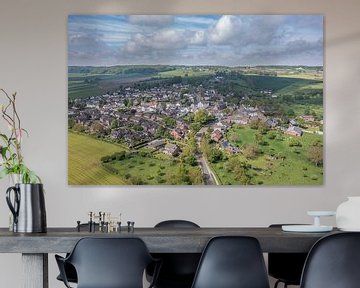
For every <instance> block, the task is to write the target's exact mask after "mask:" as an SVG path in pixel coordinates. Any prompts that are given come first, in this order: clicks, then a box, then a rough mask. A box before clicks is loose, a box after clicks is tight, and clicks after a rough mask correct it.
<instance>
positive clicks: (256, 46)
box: [68, 15, 323, 66]
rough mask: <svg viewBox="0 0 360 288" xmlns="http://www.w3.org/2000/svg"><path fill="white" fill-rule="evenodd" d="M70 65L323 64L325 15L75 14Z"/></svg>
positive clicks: (70, 22)
mask: <svg viewBox="0 0 360 288" xmlns="http://www.w3.org/2000/svg"><path fill="white" fill-rule="evenodd" d="M68 64H69V65H80V66H84V65H90V66H103V65H104V66H112V65H119V64H120V65H121V64H174V65H175V64H177V65H226V66H244V65H323V17H322V16H318V15H254V16H250V15H244V16H241V15H196V16H195V15H192V16H188V15H176V16H170V15H161V16H156V15H152V16H150V15H146V16H145V15H132V16H120V15H71V16H69V18H68Z"/></svg>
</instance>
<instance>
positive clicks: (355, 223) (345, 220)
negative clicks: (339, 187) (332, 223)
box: [336, 196, 360, 231]
mask: <svg viewBox="0 0 360 288" xmlns="http://www.w3.org/2000/svg"><path fill="white" fill-rule="evenodd" d="M336 226H337V228H339V229H340V230H342V231H360V196H354V197H348V200H347V201H345V202H343V203H341V204H340V205H339V206H338V207H337V209H336Z"/></svg>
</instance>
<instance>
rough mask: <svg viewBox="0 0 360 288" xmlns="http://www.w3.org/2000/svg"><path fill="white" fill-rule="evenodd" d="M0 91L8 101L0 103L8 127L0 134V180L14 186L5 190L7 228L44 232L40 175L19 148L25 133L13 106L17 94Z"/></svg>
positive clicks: (44, 215) (44, 223) (42, 193)
mask: <svg viewBox="0 0 360 288" xmlns="http://www.w3.org/2000/svg"><path fill="white" fill-rule="evenodd" d="M0 92H1V93H2V94H3V95H5V99H6V101H7V102H6V103H5V104H1V106H0V107H1V116H2V118H3V120H4V121H5V124H7V126H8V128H9V131H8V133H4V132H2V131H1V133H0V141H1V144H0V157H1V163H0V167H1V170H0V179H1V178H5V177H7V176H8V177H10V178H11V179H12V180H13V181H15V185H13V186H12V187H10V188H8V189H7V191H6V201H7V204H8V206H9V208H10V211H11V213H12V216H13V221H12V224H11V227H9V228H10V230H13V231H14V232H23V233H32V232H34V233H36V232H46V230H47V227H46V211H45V198H44V189H43V185H42V184H41V180H40V178H39V177H38V176H37V175H36V174H35V173H34V172H33V171H32V170H30V169H29V168H28V167H27V166H26V165H25V163H24V158H23V155H22V151H21V145H22V140H23V136H24V135H27V134H28V133H27V131H26V130H25V129H24V128H22V126H21V120H20V117H19V114H18V112H17V109H16V93H14V94H12V95H9V94H8V93H7V92H6V91H5V90H3V89H0ZM14 179H16V180H14ZM12 192H13V193H12Z"/></svg>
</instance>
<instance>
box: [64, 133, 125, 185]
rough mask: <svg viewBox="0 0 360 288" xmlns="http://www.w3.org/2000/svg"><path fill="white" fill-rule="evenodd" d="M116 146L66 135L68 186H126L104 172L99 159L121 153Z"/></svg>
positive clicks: (83, 137) (118, 178) (121, 149)
mask: <svg viewBox="0 0 360 288" xmlns="http://www.w3.org/2000/svg"><path fill="white" fill-rule="evenodd" d="M123 150H124V149H123V148H122V147H120V146H118V145H115V144H111V143H107V142H104V141H100V140H97V139H94V138H92V137H90V136H85V135H79V134H75V133H72V132H69V133H68V184H69V185H118V184H126V183H125V182H124V181H123V180H122V179H121V178H120V177H117V176H116V175H114V174H111V173H109V172H108V171H106V170H105V169H104V168H103V167H102V165H101V161H100V158H101V157H103V156H105V155H108V154H113V153H116V152H120V151H123Z"/></svg>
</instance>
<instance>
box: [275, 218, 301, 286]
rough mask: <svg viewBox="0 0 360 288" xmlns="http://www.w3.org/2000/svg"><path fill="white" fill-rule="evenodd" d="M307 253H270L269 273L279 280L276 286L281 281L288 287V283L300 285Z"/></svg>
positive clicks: (276, 225) (279, 225) (277, 225)
mask: <svg viewBox="0 0 360 288" xmlns="http://www.w3.org/2000/svg"><path fill="white" fill-rule="evenodd" d="M282 225H284V224H272V225H270V226H269V227H270V228H271V227H274V228H276V227H279V228H280V227H281V226H282ZM306 256H307V253H269V254H268V271H269V275H270V276H271V277H273V278H275V279H277V281H276V282H275V285H274V288H277V287H278V285H279V284H280V283H283V284H284V287H285V288H286V287H287V286H288V285H300V279H301V273H302V270H303V268H304V263H305V260H306Z"/></svg>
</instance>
